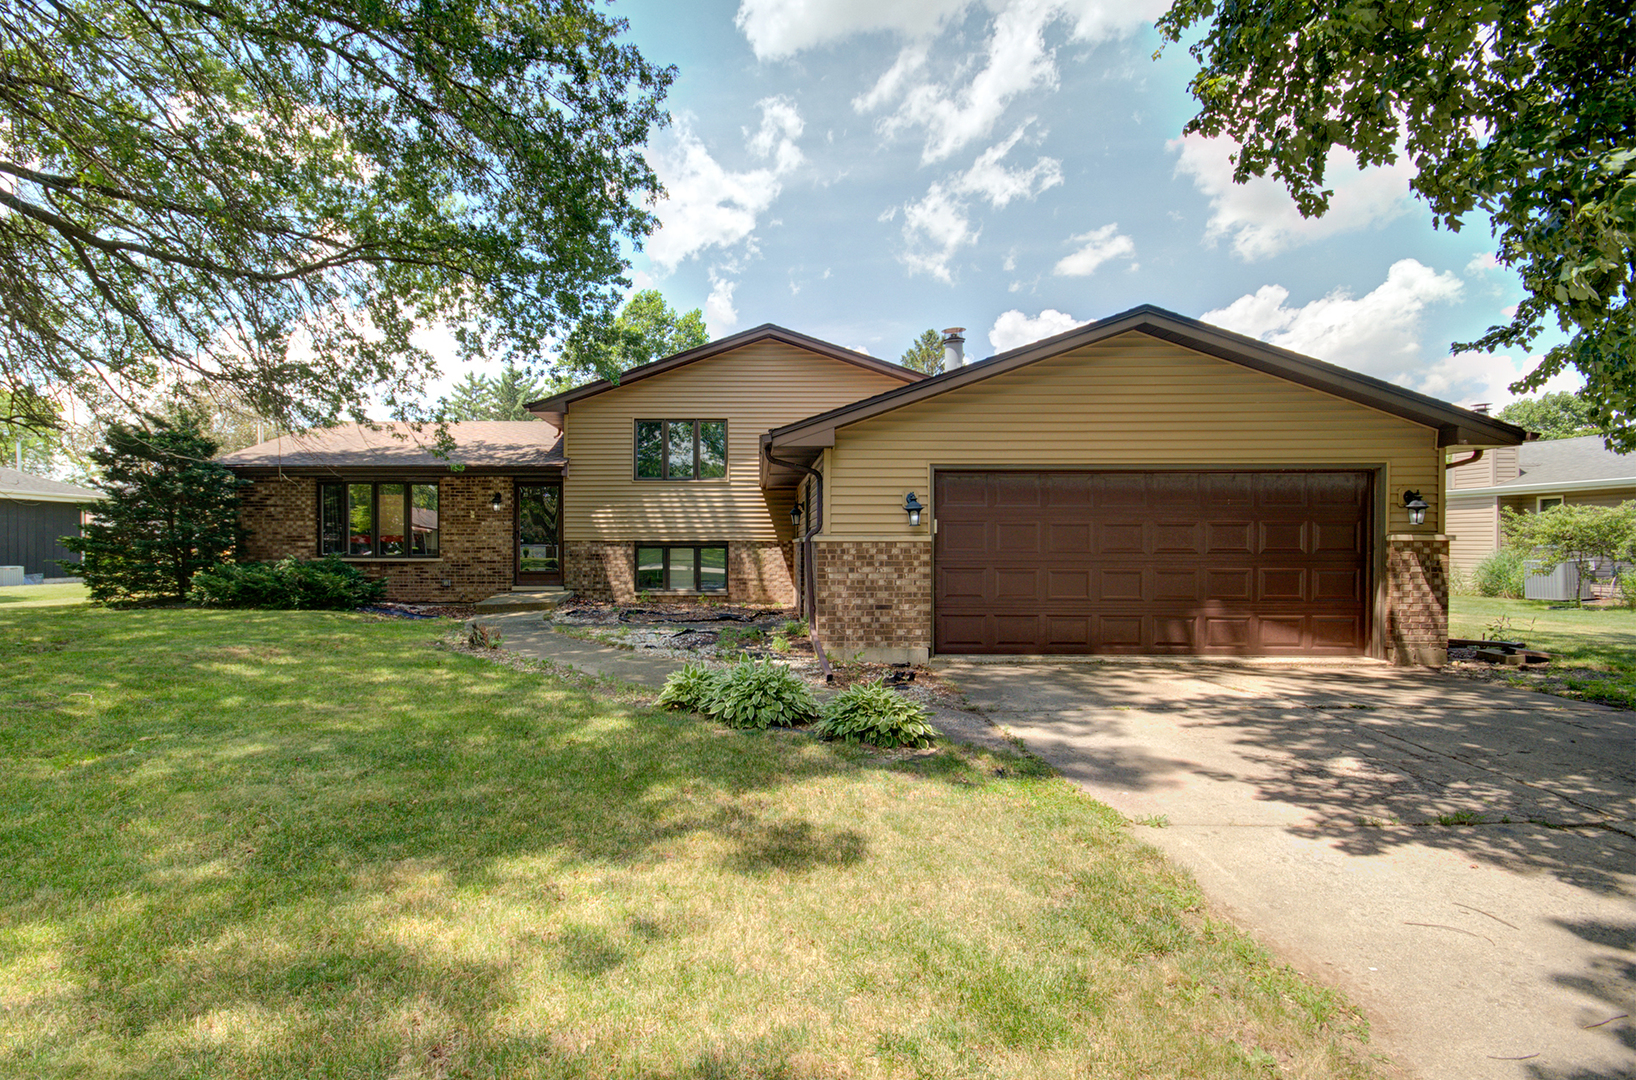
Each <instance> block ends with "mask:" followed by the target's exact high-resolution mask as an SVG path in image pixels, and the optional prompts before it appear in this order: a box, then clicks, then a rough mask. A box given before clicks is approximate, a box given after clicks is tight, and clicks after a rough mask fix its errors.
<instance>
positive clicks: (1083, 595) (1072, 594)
mask: <svg viewBox="0 0 1636 1080" xmlns="http://www.w3.org/2000/svg"><path fill="white" fill-rule="evenodd" d="M1045 598H1046V599H1047V600H1049V601H1051V602H1052V603H1058V602H1063V601H1068V602H1088V601H1089V600H1090V599H1091V572H1090V571H1089V570H1054V569H1053V570H1047V571H1045Z"/></svg>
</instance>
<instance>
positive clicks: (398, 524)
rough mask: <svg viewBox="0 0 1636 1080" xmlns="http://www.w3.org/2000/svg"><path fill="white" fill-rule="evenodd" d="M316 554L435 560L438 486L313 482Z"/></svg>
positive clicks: (436, 549)
mask: <svg viewBox="0 0 1636 1080" xmlns="http://www.w3.org/2000/svg"><path fill="white" fill-rule="evenodd" d="M318 553H319V554H320V555H340V556H343V557H345V558H349V559H414V558H426V559H430V558H435V557H436V556H437V553H438V521H437V485H436V484H413V483H408V484H406V483H359V484H319V485H318Z"/></svg>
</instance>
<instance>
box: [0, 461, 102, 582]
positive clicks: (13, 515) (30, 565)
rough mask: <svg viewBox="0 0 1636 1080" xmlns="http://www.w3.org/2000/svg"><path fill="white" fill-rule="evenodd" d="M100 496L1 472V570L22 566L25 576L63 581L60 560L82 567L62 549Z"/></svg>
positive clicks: (39, 478)
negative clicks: (3, 567) (32, 575)
mask: <svg viewBox="0 0 1636 1080" xmlns="http://www.w3.org/2000/svg"><path fill="white" fill-rule="evenodd" d="M101 498H102V492H100V491H93V490H92V489H90V488H87V487H80V486H79V485H78V484H65V483H62V482H61V481H58V480H47V479H46V478H45V477H43V476H34V475H32V474H30V473H26V472H19V471H18V470H16V469H0V566H21V567H22V568H23V573H24V574H44V575H45V576H46V577H61V576H63V574H64V570H63V568H62V567H61V566H59V565H57V564H58V561H59V560H62V561H67V562H78V561H79V556H78V555H76V554H74V553H73V552H72V551H69V550H68V549H67V548H65V547H63V546H62V543H61V540H62V538H63V537H65V536H79V535H80V525H81V524H82V523H83V522H84V520H85V514H86V512H87V511H88V510H89V509H90V508H91V507H92V506H93V505H94V504H95V503H96V502H97V501H98V500H99V499H101Z"/></svg>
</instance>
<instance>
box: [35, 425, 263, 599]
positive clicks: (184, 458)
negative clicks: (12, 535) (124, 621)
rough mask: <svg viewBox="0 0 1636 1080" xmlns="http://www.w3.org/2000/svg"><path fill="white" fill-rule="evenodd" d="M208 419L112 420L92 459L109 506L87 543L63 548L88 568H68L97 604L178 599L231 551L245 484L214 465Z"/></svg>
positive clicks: (67, 540) (91, 526)
mask: <svg viewBox="0 0 1636 1080" xmlns="http://www.w3.org/2000/svg"><path fill="white" fill-rule="evenodd" d="M202 419H203V418H202V417H200V416H199V415H197V414H192V415H189V414H183V415H182V416H180V417H178V418H176V419H173V420H167V419H165V418H163V417H158V416H151V415H150V416H144V417H143V418H142V421H141V422H140V423H137V424H131V423H123V422H119V421H115V422H114V423H112V424H110V425H109V426H108V432H107V440H108V441H107V445H106V446H103V447H99V448H98V449H96V450H93V451H92V452H91V458H92V460H93V461H95V462H96V464H97V466H98V469H99V473H100V475H99V477H98V486H99V487H100V488H101V489H102V490H103V492H104V493H105V497H104V499H103V500H102V501H101V502H100V503H98V504H97V512H96V516H95V518H93V519H92V520H91V522H90V523H88V524H87V525H86V526H85V527H84V529H83V530H82V532H83V535H81V536H74V537H64V538H63V541H62V543H63V546H64V547H66V548H68V550H70V551H73V552H75V553H77V554H78V555H79V556H80V558H81V560H82V561H81V562H79V563H64V564H63V569H64V570H67V571H69V572H70V573H73V574H78V575H79V576H81V577H83V578H84V579H85V583H86V586H87V588H88V589H89V590H90V593H91V599H92V600H95V601H97V602H99V603H134V602H138V601H144V600H155V599H171V600H180V599H182V598H183V597H184V596H186V595H187V589H188V584H189V583H190V582H191V581H192V580H193V575H194V574H195V573H197V572H198V571H200V570H203V569H204V568H205V567H207V566H214V565H216V564H217V563H219V562H221V561H222V560H223V559H225V558H226V557H227V555H228V553H229V552H231V551H232V549H233V545H234V541H235V539H236V533H237V531H238V522H239V512H238V511H239V487H240V481H239V479H238V478H237V477H235V476H234V475H233V474H232V473H231V472H229V471H228V470H227V469H225V468H224V467H222V466H221V465H218V464H217V463H216V462H214V461H212V460H211V459H212V458H213V457H215V455H216V450H217V447H216V443H215V442H214V441H213V440H212V439H211V438H210V437H209V436H208V435H206V434H205V432H204V429H203V426H202Z"/></svg>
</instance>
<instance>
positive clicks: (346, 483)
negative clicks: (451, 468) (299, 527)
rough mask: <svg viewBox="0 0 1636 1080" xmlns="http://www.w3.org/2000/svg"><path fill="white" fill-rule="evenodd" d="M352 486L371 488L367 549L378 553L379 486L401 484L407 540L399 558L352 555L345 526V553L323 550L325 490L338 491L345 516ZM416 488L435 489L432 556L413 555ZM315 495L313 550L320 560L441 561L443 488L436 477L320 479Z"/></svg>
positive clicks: (379, 544) (379, 520) (394, 556)
mask: <svg viewBox="0 0 1636 1080" xmlns="http://www.w3.org/2000/svg"><path fill="white" fill-rule="evenodd" d="M355 484H368V485H369V488H370V491H369V546H370V547H371V549H374V550H376V551H378V550H379V549H380V546H381V485H382V484H402V485H403V524H404V530H405V533H404V538H405V541H406V543H405V550H404V552H403V554H401V555H354V554H352V543H351V540H350V537H351V535H352V530H351V528H350V527H348V528H347V529H346V530H345V534H346V536H347V537H348V539H347V541H346V542H345V544H344V547H345V548H346V550H345V551H331V552H326V551H324V489H325V488H332V487H334V488H340V489H341V508H342V513H343V514H347V513H349V512H350V511H349V510H348V506H349V503H348V501H347V500H348V493H347V489H348V488H350V487H352V486H353V485H355ZM417 486H420V487H424V486H430V487H434V488H436V489H437V507H438V516H439V520H438V529H437V534H438V535H437V551H436V552H434V553H431V554H422V555H417V554H415V552H414V546H415V545H414V530H415V516H414V515H415V492H414V489H415V488H416V487H417ZM315 494H316V496H317V503H318V506H317V513H316V515H315V516H316V518H317V521H316V525H317V533H318V536H317V543H316V549H317V552H318V557H319V558H321V559H323V558H337V559H343V560H345V561H348V562H403V561H407V560H413V561H415V562H437V561H440V560H441V559H442V558H443V524H442V513H443V485H442V484H441V483H439V482H438V480H437V479H436V478H435V477H419V478H417V477H391V478H389V479H380V480H364V479H359V480H320V481H319V482H318V483H317V485H316V492H315Z"/></svg>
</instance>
